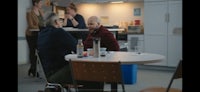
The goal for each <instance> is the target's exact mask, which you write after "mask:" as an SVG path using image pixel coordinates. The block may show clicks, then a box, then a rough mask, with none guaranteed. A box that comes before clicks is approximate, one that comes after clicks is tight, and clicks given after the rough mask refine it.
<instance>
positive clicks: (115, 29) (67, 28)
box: [63, 27, 125, 31]
mask: <svg viewBox="0 0 200 92" xmlns="http://www.w3.org/2000/svg"><path fill="white" fill-rule="evenodd" d="M63 29H64V30H66V31H88V29H78V28H72V27H63ZM124 30H125V29H123V28H108V31H124Z"/></svg>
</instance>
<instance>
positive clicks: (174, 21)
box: [144, 0, 182, 66]
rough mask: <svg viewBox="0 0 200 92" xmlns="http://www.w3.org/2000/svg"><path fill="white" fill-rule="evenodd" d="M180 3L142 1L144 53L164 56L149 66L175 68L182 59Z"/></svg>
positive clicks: (161, 0) (179, 1) (178, 0)
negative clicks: (164, 57)
mask: <svg viewBox="0 0 200 92" xmlns="http://www.w3.org/2000/svg"><path fill="white" fill-rule="evenodd" d="M181 33H182V1H181V0H177V1H168V0H160V1H156V2H155V1H151V2H150V1H149V0H145V1H144V45H145V47H144V49H145V52H149V53H157V54H161V55H164V56H166V59H165V60H163V61H162V62H160V63H156V64H150V65H160V66H176V65H177V64H178V61H179V60H180V59H182V34H181Z"/></svg>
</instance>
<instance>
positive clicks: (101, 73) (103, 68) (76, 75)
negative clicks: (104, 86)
mask: <svg viewBox="0 0 200 92" xmlns="http://www.w3.org/2000/svg"><path fill="white" fill-rule="evenodd" d="M69 62H70V66H71V70H72V79H73V83H74V85H76V81H77V80H79V81H93V82H112V83H120V84H122V88H123V91H124V92H125V89H124V83H123V78H122V71H121V64H120V62H99V61H72V60H69Z"/></svg>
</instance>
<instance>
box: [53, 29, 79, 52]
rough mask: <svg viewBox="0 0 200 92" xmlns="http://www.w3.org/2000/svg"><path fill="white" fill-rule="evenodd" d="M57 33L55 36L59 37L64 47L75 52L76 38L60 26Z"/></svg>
mask: <svg viewBox="0 0 200 92" xmlns="http://www.w3.org/2000/svg"><path fill="white" fill-rule="evenodd" d="M58 31H59V33H58V35H57V36H59V37H60V39H59V40H60V41H61V43H62V45H63V46H64V47H66V49H67V51H68V53H71V51H73V52H75V53H76V45H77V40H76V39H75V38H74V37H73V36H72V35H71V34H70V33H69V32H67V31H64V30H63V29H62V28H59V30H58Z"/></svg>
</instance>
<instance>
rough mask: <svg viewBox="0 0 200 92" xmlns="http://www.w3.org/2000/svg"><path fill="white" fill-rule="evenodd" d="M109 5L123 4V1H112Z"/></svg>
mask: <svg viewBox="0 0 200 92" xmlns="http://www.w3.org/2000/svg"><path fill="white" fill-rule="evenodd" d="M110 3H124V1H112V2H110Z"/></svg>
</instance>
